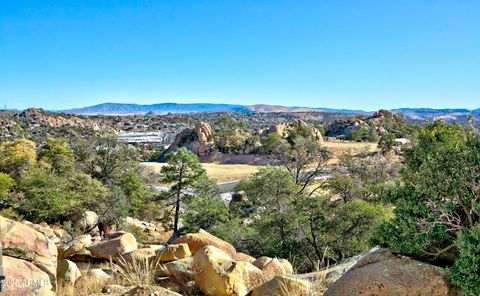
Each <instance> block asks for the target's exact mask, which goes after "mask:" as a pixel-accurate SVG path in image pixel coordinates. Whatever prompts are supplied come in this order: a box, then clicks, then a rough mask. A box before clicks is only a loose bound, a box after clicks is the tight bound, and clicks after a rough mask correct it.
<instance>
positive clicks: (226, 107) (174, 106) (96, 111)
mask: <svg viewBox="0 0 480 296" xmlns="http://www.w3.org/2000/svg"><path fill="white" fill-rule="evenodd" d="M309 111H323V112H335V113H346V114H360V113H372V112H367V111H363V110H350V109H331V108H311V107H286V106H280V105H268V104H258V105H249V106H247V105H233V104H209V103H193V104H178V103H160V104H151V105H140V104H121V103H103V104H99V105H94V106H88V107H83V108H75V109H68V110H56V111H54V112H61V113H68V114H77V115H100V114H101V115H132V114H147V113H157V114H166V113H169V112H170V113H201V112H238V113H271V112H309Z"/></svg>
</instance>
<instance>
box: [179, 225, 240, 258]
mask: <svg viewBox="0 0 480 296" xmlns="http://www.w3.org/2000/svg"><path fill="white" fill-rule="evenodd" d="M183 243H185V244H187V245H188V247H189V249H190V251H191V252H192V254H195V252H197V250H199V249H201V248H203V247H204V246H214V247H217V248H219V249H220V250H222V251H223V252H225V253H227V254H228V255H229V256H230V257H232V258H234V257H235V254H236V253H237V251H236V250H235V247H233V246H232V244H230V243H228V242H226V241H224V240H221V239H219V238H218V237H216V236H214V235H211V234H210V233H208V232H206V231H204V230H200V231H199V232H197V233H188V234H185V235H183V236H181V237H179V238H177V239H176V240H175V241H174V242H173V244H183Z"/></svg>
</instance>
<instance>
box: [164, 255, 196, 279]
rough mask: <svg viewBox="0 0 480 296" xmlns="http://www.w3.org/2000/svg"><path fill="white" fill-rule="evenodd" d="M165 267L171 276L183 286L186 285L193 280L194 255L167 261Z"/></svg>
mask: <svg viewBox="0 0 480 296" xmlns="http://www.w3.org/2000/svg"><path fill="white" fill-rule="evenodd" d="M165 267H166V268H167V271H168V275H169V276H170V278H172V279H173V280H174V281H175V282H176V283H177V284H179V285H181V286H185V285H187V283H188V282H190V281H192V280H193V257H188V258H185V259H179V260H175V261H172V262H169V263H166V264H165Z"/></svg>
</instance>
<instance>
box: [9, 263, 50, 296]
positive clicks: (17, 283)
mask: <svg viewBox="0 0 480 296" xmlns="http://www.w3.org/2000/svg"><path fill="white" fill-rule="evenodd" d="M3 272H4V275H5V279H6V280H5V282H4V290H3V291H2V292H3V293H5V295H8V296H25V295H35V296H54V295H55V292H54V291H53V290H54V287H53V286H52V283H51V281H50V277H49V276H48V274H47V273H45V272H44V271H43V270H41V269H40V268H38V267H37V266H35V265H34V264H32V263H31V262H28V261H25V260H21V259H17V258H13V257H9V256H3Z"/></svg>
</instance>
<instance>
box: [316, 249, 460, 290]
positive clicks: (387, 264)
mask: <svg viewBox="0 0 480 296" xmlns="http://www.w3.org/2000/svg"><path fill="white" fill-rule="evenodd" d="M337 295H342V296H357V295H376V296H387V295H388V296H403V295H438V296H440V295H454V290H453V289H452V287H451V286H450V283H449V280H448V278H447V276H446V274H445V271H444V270H443V269H442V268H440V267H437V266H432V265H429V264H425V263H422V262H419V261H416V260H413V259H410V258H407V257H401V256H397V255H394V254H392V253H391V252H389V251H386V250H377V251H375V252H370V253H369V254H368V255H367V256H365V257H364V258H362V259H361V260H360V261H359V262H357V264H355V265H354V266H353V267H352V268H350V270H349V271H347V272H346V273H345V274H344V275H343V276H342V277H341V278H340V279H339V280H337V281H336V282H335V283H334V284H333V285H332V286H331V287H330V288H329V289H328V290H327V291H326V292H325V294H324V296H337Z"/></svg>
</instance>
